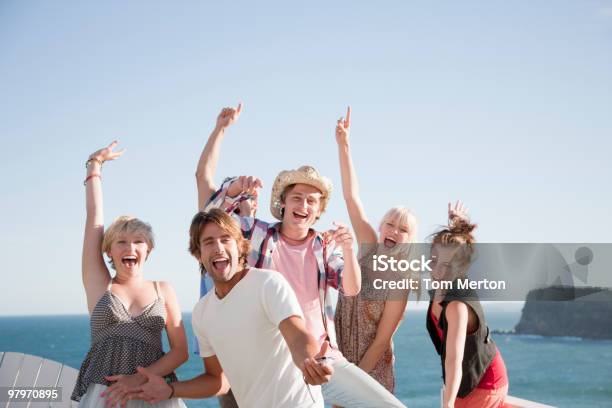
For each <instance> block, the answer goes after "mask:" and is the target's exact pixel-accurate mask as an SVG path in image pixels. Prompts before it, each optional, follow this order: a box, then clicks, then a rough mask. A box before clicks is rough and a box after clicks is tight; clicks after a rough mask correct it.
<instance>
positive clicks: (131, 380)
mask: <svg viewBox="0 0 612 408" xmlns="http://www.w3.org/2000/svg"><path fill="white" fill-rule="evenodd" d="M104 379H106V381H110V382H113V384H112V385H111V386H110V387H108V388H107V389H106V390H104V392H102V393H101V394H100V396H101V397H106V400H105V401H104V405H105V406H107V407H114V406H117V405H121V406H122V407H125V406H126V404H127V402H128V401H129V400H130V394H132V393H134V392H135V391H136V390H137V389H138V387H140V386H141V385H142V384H144V383H145V382H146V381H147V378H146V377H145V376H143V375H142V374H139V373H136V374H132V375H110V376H106V377H104Z"/></svg>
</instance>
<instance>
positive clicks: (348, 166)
mask: <svg viewBox="0 0 612 408" xmlns="http://www.w3.org/2000/svg"><path fill="white" fill-rule="evenodd" d="M350 126H351V107H350V106H349V107H348V109H347V111H346V118H340V119H338V123H337V125H336V142H337V143H338V156H339V160H340V175H341V176H342V193H343V195H344V201H345V203H346V208H347V210H348V213H349V217H350V219H351V224H352V225H353V230H355V235H356V236H357V243H358V244H359V245H363V244H374V243H376V242H377V239H376V230H375V229H374V228H373V227H372V226H371V225H370V223H369V222H368V219H367V217H366V214H365V210H364V209H363V205H362V204H361V199H360V198H359V184H358V182H357V173H356V172H355V168H354V167H353V159H352V158H351V149H350V144H349V134H350Z"/></svg>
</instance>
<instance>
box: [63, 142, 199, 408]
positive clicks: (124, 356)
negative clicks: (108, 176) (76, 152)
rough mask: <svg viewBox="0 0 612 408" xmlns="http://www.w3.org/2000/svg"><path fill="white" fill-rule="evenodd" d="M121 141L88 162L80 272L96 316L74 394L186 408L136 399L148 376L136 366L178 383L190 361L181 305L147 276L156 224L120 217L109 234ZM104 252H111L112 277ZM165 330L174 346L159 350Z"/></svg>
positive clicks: (91, 400)
mask: <svg viewBox="0 0 612 408" xmlns="http://www.w3.org/2000/svg"><path fill="white" fill-rule="evenodd" d="M116 145H117V142H116V141H115V142H112V143H111V144H110V145H109V146H108V147H106V148H103V149H100V150H98V151H96V152H94V153H93V154H91V156H89V159H88V160H87V162H86V167H87V175H86V177H85V182H84V183H85V194H86V203H87V218H86V221H85V237H84V241H83V259H82V273H83V276H82V277H83V286H84V287H85V295H86V297H87V309H88V311H89V315H90V321H91V348H90V349H89V352H88V353H87V356H86V357H85V360H84V361H83V363H82V365H81V369H80V371H79V376H78V379H77V383H76V386H75V388H74V391H73V393H72V399H73V400H75V401H80V403H79V406H81V407H88V408H89V407H103V406H107V407H115V406H119V405H121V406H126V405H127V407H129V408H135V407H149V406H155V407H164V408H165V407H185V404H184V403H183V402H182V401H181V400H179V399H176V398H174V399H171V400H168V401H164V402H163V403H159V404H149V403H148V402H145V401H140V400H132V399H133V398H136V396H137V393H138V388H139V387H140V386H141V385H142V384H144V383H145V382H146V377H145V376H144V375H143V374H141V373H139V372H137V367H148V369H149V371H150V372H153V373H155V374H158V375H161V376H165V377H166V379H167V380H168V381H176V376H175V375H174V370H175V369H176V368H177V367H178V366H180V365H181V364H182V363H184V362H185V361H186V360H187V357H188V354H187V341H186V338H185V331H184V328H183V322H182V319H181V312H180V307H179V304H178V302H177V299H176V295H175V293H174V290H173V289H172V287H171V286H170V285H169V284H168V283H166V282H153V281H149V280H146V279H145V278H144V276H143V270H144V265H145V262H146V260H147V258H148V257H149V255H150V253H151V251H152V250H153V248H154V246H155V242H154V238H153V231H152V229H151V226H150V225H149V224H147V223H145V222H143V221H141V220H139V219H137V218H134V217H128V216H122V217H119V218H118V219H117V220H116V221H115V222H114V223H113V224H112V225H111V226H110V227H109V228H108V230H107V231H106V233H105V232H104V220H103V210H102V180H101V179H102V173H101V172H102V165H103V163H105V162H107V161H110V160H115V159H116V158H118V157H120V156H121V155H122V154H123V153H124V151H125V150H122V151H118V152H116V151H113V149H114V148H115V146H116ZM103 253H104V254H106V255H107V257H108V260H109V263H110V265H111V268H112V269H114V271H115V273H114V276H111V273H110V272H109V270H108V268H107V266H106V263H105V262H104V258H103ZM164 328H165V329H166V333H167V335H168V340H169V344H170V351H169V352H168V353H164V351H163V349H162V331H163V329H164Z"/></svg>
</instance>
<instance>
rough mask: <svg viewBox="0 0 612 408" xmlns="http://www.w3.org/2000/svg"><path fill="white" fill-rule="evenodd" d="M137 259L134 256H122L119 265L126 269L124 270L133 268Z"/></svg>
mask: <svg viewBox="0 0 612 408" xmlns="http://www.w3.org/2000/svg"><path fill="white" fill-rule="evenodd" d="M137 261H138V260H137V258H136V256H134V255H128V256H124V257H123V258H121V263H122V264H123V265H124V266H125V267H126V268H133V267H134V265H136V262H137Z"/></svg>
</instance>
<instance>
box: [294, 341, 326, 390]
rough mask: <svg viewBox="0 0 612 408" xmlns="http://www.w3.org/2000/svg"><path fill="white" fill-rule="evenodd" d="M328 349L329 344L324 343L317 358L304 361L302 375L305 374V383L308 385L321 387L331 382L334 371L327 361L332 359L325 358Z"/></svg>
mask: <svg viewBox="0 0 612 408" xmlns="http://www.w3.org/2000/svg"><path fill="white" fill-rule="evenodd" d="M328 349H329V343H328V342H327V341H324V342H323V344H322V345H321V349H320V350H319V352H318V353H317V355H316V356H314V357H311V358H307V359H306V360H304V364H303V367H302V373H303V374H304V381H306V382H307V383H308V384H311V385H321V384H324V383H326V382H328V381H329V380H330V378H331V376H332V374H333V373H334V369H333V367H332V366H331V365H330V364H327V363H326V361H328V360H330V359H331V358H330V357H325V354H326V353H327V350H328Z"/></svg>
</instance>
